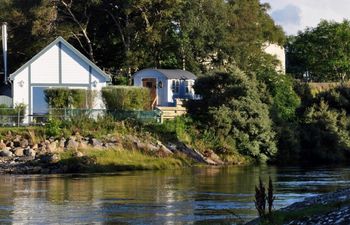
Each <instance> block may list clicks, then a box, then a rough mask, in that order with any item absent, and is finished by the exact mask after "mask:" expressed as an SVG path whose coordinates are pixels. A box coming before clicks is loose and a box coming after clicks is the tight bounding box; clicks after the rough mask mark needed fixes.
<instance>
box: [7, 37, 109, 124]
mask: <svg viewBox="0 0 350 225" xmlns="http://www.w3.org/2000/svg"><path fill="white" fill-rule="evenodd" d="M9 79H10V81H11V83H12V97H13V105H14V106H15V105H18V104H21V103H22V104H25V105H26V106H27V107H26V108H27V109H26V117H25V120H24V122H25V123H28V122H30V120H31V117H30V116H31V115H39V114H44V113H47V112H48V105H47V103H46V101H45V94H44V90H45V89H48V88H70V89H86V90H92V91H96V93H97V96H96V97H95V101H94V108H98V109H100V108H103V107H104V105H103V101H102V98H101V94H100V91H101V89H102V88H103V87H105V86H107V83H108V82H109V81H110V77H109V76H108V75H107V74H106V73H104V72H103V71H102V70H101V69H100V68H98V67H97V66H96V65H95V64H94V63H92V62H91V61H90V60H89V59H88V58H87V57H85V56H84V55H83V54H81V53H80V52H79V51H78V50H77V49H75V48H74V47H73V46H72V45H71V44H69V43H68V42H67V41H65V40H64V39H63V38H62V37H58V38H57V39H56V40H55V41H53V42H52V43H51V44H49V45H48V46H47V47H45V48H44V49H43V50H42V51H40V52H39V53H38V54H37V55H35V56H34V57H33V58H32V59H31V60H29V61H28V62H27V63H25V64H24V65H23V66H22V67H20V68H19V69H18V70H17V71H16V72H14V73H13V74H11V75H10V77H9ZM28 115H29V116H28Z"/></svg>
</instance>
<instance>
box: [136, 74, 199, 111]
mask: <svg viewBox="0 0 350 225" xmlns="http://www.w3.org/2000/svg"><path fill="white" fill-rule="evenodd" d="M195 80H196V76H195V75H194V74H193V73H191V72H188V71H185V70H167V69H144V70H141V71H139V72H137V73H136V74H135V75H134V86H139V87H147V88H149V89H150V91H151V97H152V100H153V104H152V106H163V107H168V106H176V100H177V99H194V98H195V97H196V96H195V93H194V90H193V84H194V82H195Z"/></svg>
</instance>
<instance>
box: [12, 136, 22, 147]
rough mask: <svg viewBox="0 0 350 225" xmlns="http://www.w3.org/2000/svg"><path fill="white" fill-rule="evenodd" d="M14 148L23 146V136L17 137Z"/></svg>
mask: <svg viewBox="0 0 350 225" xmlns="http://www.w3.org/2000/svg"><path fill="white" fill-rule="evenodd" d="M13 146H14V147H16V148H17V147H20V146H21V136H19V135H16V137H15V139H14V140H13Z"/></svg>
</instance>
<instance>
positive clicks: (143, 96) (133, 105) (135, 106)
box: [102, 86, 151, 110]
mask: <svg viewBox="0 0 350 225" xmlns="http://www.w3.org/2000/svg"><path fill="white" fill-rule="evenodd" d="M102 97H103V100H104V102H105V104H106V107H107V109H109V110H148V109H150V99H151V98H150V92H149V90H148V89H147V88H143V87H131V86H110V87H105V88H103V89H102Z"/></svg>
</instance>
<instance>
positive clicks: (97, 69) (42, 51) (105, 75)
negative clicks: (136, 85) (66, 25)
mask: <svg viewBox="0 0 350 225" xmlns="http://www.w3.org/2000/svg"><path fill="white" fill-rule="evenodd" d="M58 43H62V44H63V45H65V46H66V47H67V48H68V49H70V50H71V51H72V52H74V53H75V54H76V55H77V56H78V57H79V58H81V59H82V60H83V61H84V62H85V63H87V64H88V65H89V66H91V68H93V69H94V70H95V71H96V72H98V73H99V74H101V75H102V76H103V77H105V78H106V81H111V78H110V76H109V75H107V74H106V73H105V72H103V71H102V70H101V69H100V68H99V67H98V66H96V65H95V64H94V63H93V62H91V60H89V59H88V58H87V57H86V56H84V55H83V54H82V53H80V52H79V51H78V50H77V49H76V48H74V47H73V45H71V44H69V43H68V42H67V41H66V40H64V39H63V38H62V37H58V38H57V39H56V40H54V41H53V42H52V43H51V44H49V45H48V46H46V47H45V48H44V49H43V50H41V51H40V52H39V53H38V54H36V55H35V56H34V57H33V58H32V59H30V60H29V61H28V62H26V63H25V64H24V65H23V66H21V67H20V68H19V69H18V70H16V71H15V72H14V73H12V74H11V75H10V77H9V79H10V80H13V79H14V78H15V77H16V76H17V74H19V73H20V72H21V71H22V70H24V69H25V68H26V67H27V66H28V65H30V64H32V63H33V62H34V61H35V60H37V59H38V58H39V57H40V56H42V55H43V54H45V53H46V52H47V51H48V50H49V49H51V47H52V46H54V45H56V44H58Z"/></svg>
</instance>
